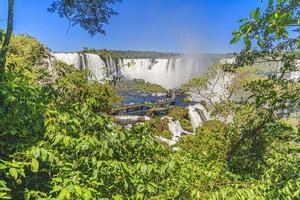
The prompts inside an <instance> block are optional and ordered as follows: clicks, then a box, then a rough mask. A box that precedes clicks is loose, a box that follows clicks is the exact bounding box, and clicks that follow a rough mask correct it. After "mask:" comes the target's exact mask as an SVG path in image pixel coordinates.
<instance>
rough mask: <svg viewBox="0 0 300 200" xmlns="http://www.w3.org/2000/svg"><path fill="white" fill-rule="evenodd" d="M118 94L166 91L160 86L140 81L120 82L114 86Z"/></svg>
mask: <svg viewBox="0 0 300 200" xmlns="http://www.w3.org/2000/svg"><path fill="white" fill-rule="evenodd" d="M114 87H115V88H116V90H117V91H118V92H142V93H148V94H153V93H164V92H166V91H167V90H166V89H165V88H163V87H162V86H160V85H157V84H154V83H149V82H145V81H144V80H141V79H134V80H121V81H119V82H117V84H116V85H115V86H114Z"/></svg>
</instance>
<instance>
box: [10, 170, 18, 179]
mask: <svg viewBox="0 0 300 200" xmlns="http://www.w3.org/2000/svg"><path fill="white" fill-rule="evenodd" d="M9 174H10V175H11V176H12V177H13V178H14V179H15V180H17V179H18V171H17V170H16V168H10V169H9Z"/></svg>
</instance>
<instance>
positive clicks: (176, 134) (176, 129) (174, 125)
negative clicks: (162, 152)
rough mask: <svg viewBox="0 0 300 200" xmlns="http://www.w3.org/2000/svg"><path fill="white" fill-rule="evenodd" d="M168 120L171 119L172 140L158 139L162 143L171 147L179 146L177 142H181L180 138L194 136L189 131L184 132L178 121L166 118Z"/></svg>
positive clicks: (169, 125)
mask: <svg viewBox="0 0 300 200" xmlns="http://www.w3.org/2000/svg"><path fill="white" fill-rule="evenodd" d="M166 118H168V119H169V123H168V127H169V130H170V131H171V133H172V138H171V139H167V138H164V137H158V138H159V139H160V140H161V141H163V142H165V143H167V144H169V145H174V144H177V142H178V141H179V138H180V137H181V136H183V135H191V134H193V133H191V132H188V131H186V130H184V129H183V128H182V127H181V124H180V122H179V121H178V120H174V119H173V118H171V117H166Z"/></svg>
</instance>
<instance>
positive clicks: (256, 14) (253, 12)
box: [251, 8, 260, 19]
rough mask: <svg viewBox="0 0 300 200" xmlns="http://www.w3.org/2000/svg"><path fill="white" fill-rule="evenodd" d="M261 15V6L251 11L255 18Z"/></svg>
mask: <svg viewBox="0 0 300 200" xmlns="http://www.w3.org/2000/svg"><path fill="white" fill-rule="evenodd" d="M259 15H260V9H259V8H256V9H255V10H254V11H252V13H251V17H252V18H254V19H257V18H258V17H259Z"/></svg>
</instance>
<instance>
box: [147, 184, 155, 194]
mask: <svg viewBox="0 0 300 200" xmlns="http://www.w3.org/2000/svg"><path fill="white" fill-rule="evenodd" d="M147 191H148V192H149V193H155V188H154V187H153V186H152V185H147Z"/></svg>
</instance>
